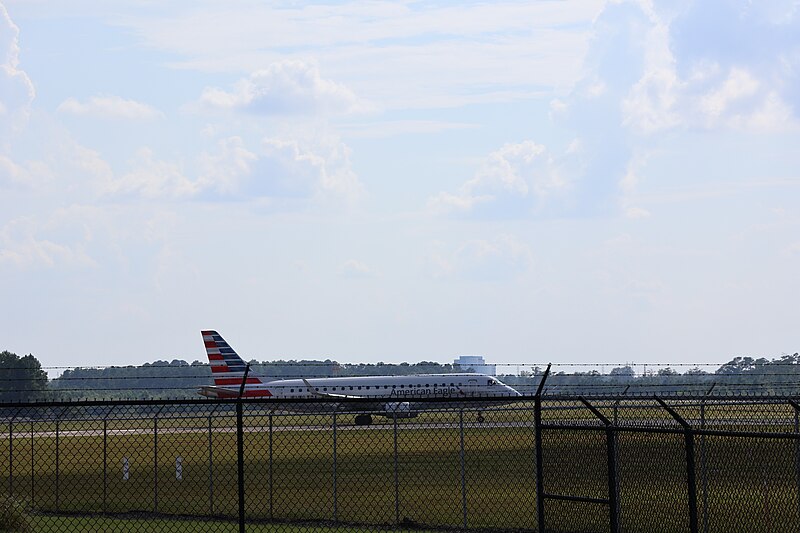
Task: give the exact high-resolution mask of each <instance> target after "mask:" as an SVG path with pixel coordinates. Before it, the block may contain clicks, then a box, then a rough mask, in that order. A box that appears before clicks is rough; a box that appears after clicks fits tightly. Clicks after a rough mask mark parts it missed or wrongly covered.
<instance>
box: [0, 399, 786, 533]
mask: <svg viewBox="0 0 800 533" xmlns="http://www.w3.org/2000/svg"><path fill="white" fill-rule="evenodd" d="M576 406H577V404H569V405H568V407H570V409H564V410H562V411H561V412H558V411H557V410H547V411H545V413H544V418H545V421H551V422H553V421H557V420H563V421H578V420H584V421H586V420H590V419H591V418H592V417H593V415H592V414H591V413H590V412H589V411H588V409H574V407H576ZM603 409H605V411H604V412H605V413H606V416H608V417H609V418H610V417H611V416H612V410H611V407H610V406H606V407H604V408H603ZM689 409H696V407H692V406H690V407H685V408H684V411H688V410H689ZM716 409H717V412H715V417H716V418H717V419H719V420H720V421H721V422H719V423H725V424H734V422H736V428H737V429H739V430H743V429H746V426H743V425H742V423H739V422H737V421H741V420H745V422H746V421H747V420H749V418H747V417H746V416H744V415H745V414H746V413H745V412H744V408H742V407H740V406H733V407H731V411H730V412H728V411H724V410H722V411H721V410H719V408H716ZM778 409H783V410H782V411H777V410H778ZM708 411H709V412H712V411H713V410H712V409H709V410H708ZM759 412H761V413H770V414H773V413H779V414H780V416H779V417H778V416H777V414H776V415H775V420H776V421H775V422H769V419H770V418H771V415H770V416H765V419H764V420H765V421H766V424H757V425H756V426H754V427H756V428H758V429H759V430H762V429H763V427H769V428H773V427H779V428H780V431H791V429H792V427H791V426H790V423H791V417H790V416H789V412H788V411H786V410H785V407H784V406H777V407H776V406H767V407H764V408H763V411H757V413H759ZM726 413H734V415H731V416H727V415H726ZM749 414H750V415H751V417H752V414H753V411H752V410H751V411H750V412H749ZM619 415H620V418H621V419H622V418H624V417H627V418H628V419H630V420H638V419H643V420H644V419H647V417H648V416H650V417H652V418H654V419H655V420H658V421H662V422H663V421H669V415H668V414H667V415H666V418H665V414H664V412H663V410H661V411H658V410H654V411H653V412H652V413H650V412H649V411H648V410H647V409H642V408H638V409H636V410H625V411H624V413H623V412H622V410H621V412H620V413H619ZM486 416H487V423H485V424H478V423H476V422H475V413H472V412H465V413H464V416H463V420H464V422H465V426H464V431H463V456H462V452H461V450H462V440H461V439H462V433H461V432H460V430H459V427H460V426H459V424H460V419H459V413H458V412H443V413H432V414H427V415H423V416H421V417H419V418H417V419H412V420H410V421H405V420H404V421H402V423H398V426H397V440H396V446H397V454H396V455H395V432H394V426H393V424H392V422H391V421H388V422H385V423H383V424H382V425H378V426H374V427H371V428H355V427H353V426H352V425H350V424H351V421H350V418H351V417H346V416H344V415H342V416H340V417H337V418H338V421H337V422H338V424H339V425H337V431H336V432H335V434H334V431H333V429H332V427H331V424H332V417H331V416H329V415H313V416H298V415H291V416H283V415H274V416H272V427H273V431H271V432H270V431H269V418H268V417H266V416H263V417H247V418H246V424H247V426H248V428H247V429H248V431H247V432H246V433H245V447H244V453H245V480H244V481H245V486H244V488H245V494H246V512H247V516H248V518H249V519H253V520H256V521H269V520H274V521H280V522H281V525H280V528H281V529H280V530H281V531H316V529H314V528H313V527H312V528H311V529H303V528H297V529H282V528H283V527H284V525H283V524H285V523H287V522H292V521H296V522H304V523H306V522H314V521H320V522H325V523H331V522H341V523H347V524H364V525H372V526H378V525H384V526H386V525H392V524H398V523H403V524H417V525H419V526H421V527H433V528H441V527H444V528H462V527H463V526H464V522H465V518H466V525H467V527H468V528H496V529H529V530H532V529H535V528H536V523H537V516H536V498H535V494H536V490H535V486H536V483H535V477H536V469H535V453H534V431H533V428H532V425H531V424H530V422H531V419H532V412H531V411H529V410H520V409H510V410H496V411H491V412H488V413H486ZM684 416H687V417H688V416H689V415H684ZM656 417H658V418H656ZM778 419H780V420H781V422H777V420H778ZM343 423H344V424H346V425H342V424H343ZM211 424H212V426H211V431H210V432H209V431H208V419H207V418H199V419H162V420H159V421H158V422H157V423H154V422H153V420H152V419H150V420H142V419H132V420H117V419H109V420H108V421H107V422H106V424H105V425H106V427H105V429H106V432H105V437H104V434H103V423H102V422H98V421H91V422H88V421H71V422H68V421H63V422H60V423H59V433H58V436H56V434H55V427H54V423H53V422H47V423H38V422H37V423H33V427H32V425H31V423H26V422H23V421H17V422H16V423H15V424H14V428H13V433H14V434H15V436H14V438H12V439H9V438H5V439H2V440H0V483H2V484H4V485H0V487H3V486H5V487H8V489H7V490H9V491H11V492H12V493H13V494H14V495H15V497H17V498H23V499H24V500H25V501H26V502H27V503H28V504H29V505H30V506H31V507H32V508H33V509H36V510H39V511H46V512H54V513H58V512H61V513H79V514H81V515H84V514H85V515H92V516H87V517H85V518H74V517H73V518H70V517H53V516H40V517H37V518H36V520H37V524H39V526H37V531H51V530H52V531H58V530H59V528H60V527H61V526H60V525H59V524H66V525H67V526H69V529H68V530H70V531H81V530H82V529H80V528H81V527H84V525H85V526H86V527H87V528H88V529H85V530H86V531H89V530H92V531H96V530H103V529H108V530H114V529H115V528H117V529H116V530H120V531H123V530H126V528H128V529H131V528H135V527H136V524H142V523H143V522H141V521H138V520H133V519H132V521H130V523H128V522H127V520H128V519H126V520H123V521H120V520H119V519H113V520H112V519H111V518H99V517H97V516H93V515H94V514H101V513H103V512H106V513H151V514H152V516H158V517H160V518H158V519H159V520H163V515H165V514H166V515H169V514H174V515H182V516H196V517H221V518H227V519H233V518H235V517H236V514H237V501H238V500H237V484H236V480H237V463H236V434H235V432H233V431H231V428H232V427H233V424H234V422H233V420H232V419H231V418H230V417H224V418H215V419H212V420H211ZM156 430H157V431H156ZM334 438H335V441H336V442H335V444H336V446H335V455H334ZM56 441H58V442H56ZM270 441H271V443H272V445H271V446H270ZM695 441H696V444H695V446H696V463H697V468H698V474H697V477H696V482H697V491H698V505H699V514H700V516H699V518H700V520H701V524H702V523H703V521H704V520H705V521H706V522H707V523H708V531H720V532H722V531H734V530H736V531H797V530H798V529H799V528H798V524H800V514H798V513H800V499H798V487H800V470H799V469H798V465H799V464H800V463H798V462H797V461H798V458H800V455H799V454H798V452H799V451H800V450H799V449H798V447H797V441H793V440H789V439H769V438H749V437H748V438H730V437H706V438H704V439H703V440H702V443H703V446H701V439H700V438H699V437H696V439H695ZM684 450H685V449H684V441H683V436H682V435H674V434H654V433H632V432H631V433H627V432H625V433H620V434H619V436H618V483H619V500H620V520H621V523H622V525H623V528H624V530H625V531H642V532H645V531H663V530H664V529H665V527H664V525H665V524H672V525H674V526H675V527H674V528H670V529H678V530H685V529H687V528H688V507H687V499H688V494H687V480H686V457H685V451H684ZM270 451H271V452H270ZM178 457H180V463H181V479H177V477H176V458H178ZM543 457H544V462H543V467H544V486H545V491H546V492H547V493H549V494H556V495H569V496H583V497H591V498H607V496H608V478H607V449H606V438H605V433H604V432H602V431H587V430H566V429H558V430H554V429H551V430H545V431H544V432H543ZM395 458H396V459H395ZM126 460H127V461H126ZM126 462H127V472H128V477H127V479H124V464H126ZM9 465H12V468H9ZM545 515H546V519H547V520H546V522H547V525H548V529H552V530H553V531H603V530H607V527H608V526H607V524H608V506H607V505H603V504H599V503H582V502H574V501H560V500H547V501H546V505H545ZM98 520H103V521H104V520H111V521H110V522H108V525H103V524H105V522H98ZM98 524H99V525H98ZM209 524H213V525H214V526H213V527H214V529H213V530H214V531H217V530H219V531H227V530H228V529H225V528H227V527H229V526H230V527H233V526H231V524H232V522H226V521H221V522H219V521H213V522H206V521H202V522H193V521H186V520H180V521H171V520H170V521H169V527H166V526H165V529H164V530H166V531H195V530H197V531H200V530H203V531H208V530H209V529H208V527H210V526H209ZM73 526H74V527H75V528H77V529H74V528H73ZM178 526H180V528H179V529H176V528H177V527H178ZM65 527H66V526H65ZM257 527H258V528H267V529H249V530H250V531H262V530H264V531H267V530H269V531H273V530H275V529H269V527H273V526H268V525H264V524H261V525H258V526H257ZM274 527H278V526H274ZM309 527H310V526H309ZM48 528H50V529H48ZM193 528H194V529H193ZM197 528H200V529H197ZM217 528H219V529H217ZM147 529H148V530H151V528H150V527H149V526H148V528H147ZM323 529H324V530H330V528H328V527H327V526H326V527H325V528H322V529H320V530H323ZM61 530H64V529H61ZM338 530H339V529H337V531H338ZM345 530H347V529H345ZM371 530H372V529H371ZM353 531H357V529H356V530H353Z"/></svg>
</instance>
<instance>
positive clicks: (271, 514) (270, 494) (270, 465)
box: [269, 412, 274, 520]
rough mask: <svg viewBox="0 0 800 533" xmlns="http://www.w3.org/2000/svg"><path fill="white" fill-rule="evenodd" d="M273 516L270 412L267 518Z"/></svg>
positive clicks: (270, 418) (270, 415) (270, 423)
mask: <svg viewBox="0 0 800 533" xmlns="http://www.w3.org/2000/svg"><path fill="white" fill-rule="evenodd" d="M273 518H274V516H273V512H272V413H271V412H270V414H269V519H270V520H272V519H273Z"/></svg>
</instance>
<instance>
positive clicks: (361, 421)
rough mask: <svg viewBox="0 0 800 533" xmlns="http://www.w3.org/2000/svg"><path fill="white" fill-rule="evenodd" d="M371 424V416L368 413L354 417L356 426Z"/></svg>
mask: <svg viewBox="0 0 800 533" xmlns="http://www.w3.org/2000/svg"><path fill="white" fill-rule="evenodd" d="M370 424H372V415H371V414H369V413H364V414H360V415H356V425H357V426H369V425H370Z"/></svg>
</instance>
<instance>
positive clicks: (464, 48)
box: [117, 0, 602, 109]
mask: <svg viewBox="0 0 800 533" xmlns="http://www.w3.org/2000/svg"><path fill="white" fill-rule="evenodd" d="M601 6H602V0H574V1H573V2H570V3H569V4H562V3H557V2H556V3H552V2H521V3H520V2H494V3H488V4H484V3H466V4H459V5H457V6H456V5H446V4H445V5H423V4H419V3H414V2H412V3H393V2H374V3H366V4H365V3H363V2H354V1H350V2H334V3H329V4H315V5H304V4H297V5H294V4H285V5H281V6H279V7H275V6H272V5H267V4H258V3H252V2H246V3H244V5H242V3H239V4H238V5H237V4H233V3H224V4H213V3H210V4H208V5H204V6H203V8H202V9H180V8H178V9H175V10H162V11H161V12H160V13H159V17H160V18H154V17H147V18H145V17H128V18H126V19H125V20H122V21H117V23H121V24H125V25H130V26H131V27H132V28H133V31H134V32H135V34H136V35H137V36H139V37H141V38H142V39H143V40H144V42H145V43H146V45H147V46H149V47H151V48H155V49H157V50H163V51H165V52H167V53H169V54H172V56H173V57H177V58H178V59H177V60H176V61H175V62H174V63H173V65H175V66H177V67H180V68H188V69H193V70H201V71H206V72H214V73H219V72H236V73H239V72H252V71H254V70H257V69H261V68H264V65H269V64H270V63H275V62H277V61H281V60H285V59H287V58H290V59H292V60H298V61H303V62H309V61H316V62H318V64H320V65H323V66H324V71H325V72H326V74H327V75H328V76H331V77H332V78H334V79H336V80H339V81H342V82H344V83H346V84H347V86H348V87H349V88H350V89H352V90H354V91H355V92H356V94H358V95H359V96H360V97H362V98H367V99H369V100H370V101H371V102H378V103H379V105H380V107H381V109H389V108H393V109H397V108H404V107H421V108H430V107H450V106H459V105H463V104H465V103H469V102H496V101H503V102H508V101H515V100H522V99H526V100H527V99H529V98H530V97H531V95H533V94H541V93H542V92H543V91H542V87H554V86H559V87H565V86H569V85H570V84H571V83H572V82H573V81H574V80H575V79H576V78H577V77H578V76H579V72H580V62H581V58H582V56H583V54H584V52H585V50H586V46H587V37H588V28H589V25H590V24H591V20H592V18H593V17H594V16H595V15H596V14H597V12H598V11H599V9H600V8H601ZM245 81H247V80H245ZM245 85H246V84H245ZM246 94H247V93H246V91H245V92H242V93H240V92H239V88H237V89H236V90H234V91H220V90H219V89H214V90H212V91H211V92H209V93H207V95H206V96H208V97H209V98H210V99H211V100H212V101H214V102H216V103H218V104H220V105H223V106H230V105H234V104H237V103H239V104H240V103H241V102H242V99H241V98H240V97H241V96H246ZM245 100H248V98H245Z"/></svg>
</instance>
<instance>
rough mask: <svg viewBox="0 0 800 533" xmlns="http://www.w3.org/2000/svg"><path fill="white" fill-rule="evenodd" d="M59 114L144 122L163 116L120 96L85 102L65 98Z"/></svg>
mask: <svg viewBox="0 0 800 533" xmlns="http://www.w3.org/2000/svg"><path fill="white" fill-rule="evenodd" d="M58 111H59V112H60V113H67V114H71V115H78V116H90V117H95V118H102V119H121V120H136V121H146V120H155V119H157V118H161V117H163V116H164V114H163V113H161V112H160V111H159V110H157V109H156V108H154V107H152V106H150V105H147V104H144V103H142V102H137V101H135V100H129V99H125V98H122V97H120V96H92V97H91V98H89V99H88V100H86V101H85V102H80V101H78V100H76V99H75V98H67V99H66V100H64V101H63V102H62V103H61V105H59V106H58Z"/></svg>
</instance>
